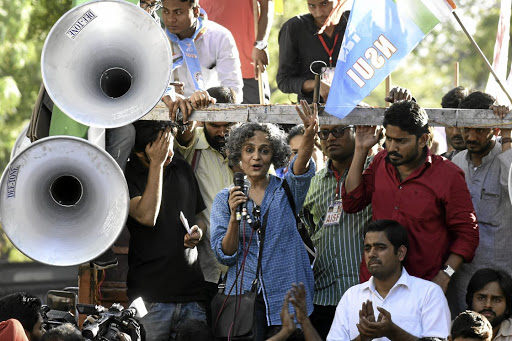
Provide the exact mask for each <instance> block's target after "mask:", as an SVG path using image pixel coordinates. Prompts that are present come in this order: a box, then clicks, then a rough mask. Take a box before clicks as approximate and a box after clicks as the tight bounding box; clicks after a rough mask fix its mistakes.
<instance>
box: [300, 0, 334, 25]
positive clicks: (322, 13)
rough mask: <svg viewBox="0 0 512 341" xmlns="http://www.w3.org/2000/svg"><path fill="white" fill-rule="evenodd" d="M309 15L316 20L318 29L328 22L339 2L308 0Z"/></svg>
mask: <svg viewBox="0 0 512 341" xmlns="http://www.w3.org/2000/svg"><path fill="white" fill-rule="evenodd" d="M307 2H308V9H309V13H311V15H312V16H313V18H314V19H315V24H316V26H317V27H318V28H320V27H322V25H323V24H324V23H325V21H326V20H327V17H328V16H329V14H330V13H331V11H332V9H333V8H334V6H336V5H337V4H338V2H339V0H307Z"/></svg>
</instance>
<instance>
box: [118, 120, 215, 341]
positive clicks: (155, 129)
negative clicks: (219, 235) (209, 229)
mask: <svg viewBox="0 0 512 341" xmlns="http://www.w3.org/2000/svg"><path fill="white" fill-rule="evenodd" d="M134 125H135V128H136V140H135V147H134V153H132V155H131V157H130V161H129V162H128V164H127V167H126V181H127V183H128V189H129V191H130V213H129V217H128V229H129V231H130V250H129V254H128V265H129V270H128V278H127V287H128V297H129V298H130V300H134V299H136V298H137V297H139V296H140V297H142V299H143V300H144V302H145V303H146V307H147V308H148V314H147V315H146V316H145V317H144V318H143V319H142V321H141V322H142V323H143V325H144V327H145V329H146V333H147V334H146V339H147V340H148V341H151V340H158V341H160V340H167V339H169V338H170V337H175V336H176V332H177V331H178V329H179V327H180V325H181V323H182V322H184V321H187V320H200V321H206V315H205V300H206V295H205V294H206V293H205V284H204V278H203V274H202V272H201V268H200V266H199V262H198V260H197V248H196V245H197V244H198V243H199V241H200V240H201V237H202V235H203V231H205V228H206V225H205V224H204V222H202V221H199V220H197V219H196V215H197V214H199V213H200V212H201V211H202V210H204V209H205V205H204V202H203V199H202V197H201V193H200V191H199V186H198V184H197V181H196V179H195V177H194V173H193V172H192V169H191V168H190V165H189V164H188V163H187V162H186V161H185V160H184V159H183V157H182V156H181V155H180V154H179V153H178V152H173V139H174V137H173V134H172V131H171V129H170V127H169V124H168V123H167V124H164V123H163V122H154V121H139V122H136V123H135V124H134ZM180 212H183V214H184V216H185V217H186V218H187V219H188V221H189V222H190V225H191V226H192V225H193V226H192V228H191V229H190V232H188V231H187V229H186V227H185V225H184V224H183V223H182V222H181V220H180ZM194 223H196V224H197V225H194ZM198 225H199V226H200V227H201V228H199V226H198Z"/></svg>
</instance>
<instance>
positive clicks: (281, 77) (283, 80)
mask: <svg viewBox="0 0 512 341" xmlns="http://www.w3.org/2000/svg"><path fill="white" fill-rule="evenodd" d="M339 1H341V0H307V3H308V8H309V14H302V15H298V16H296V17H293V18H291V19H290V20H288V21H287V22H285V23H284V24H283V26H282V27H281V30H280V31H279V69H278V71H277V77H276V79H277V86H278V88H279V90H281V91H282V92H284V93H295V94H297V95H298V100H301V99H305V100H307V101H308V103H311V102H312V101H313V89H314V78H315V76H314V74H313V73H311V70H310V65H311V63H312V62H314V61H323V62H325V63H326V65H327V67H328V68H329V70H328V71H327V72H334V67H335V66H336V61H337V60H338V54H339V52H340V47H341V42H342V41H343V36H344V34H345V28H346V27H347V21H348V16H349V12H348V11H347V12H345V13H343V15H342V16H341V18H340V20H339V23H338V24H337V25H330V26H327V27H326V29H325V30H324V32H323V33H322V34H317V33H318V30H319V29H320V28H321V27H322V25H324V22H325V21H326V19H327V17H328V16H329V14H330V13H331V11H332V9H333V8H334V7H335V6H336V5H337V4H338V2H339ZM324 100H325V99H324Z"/></svg>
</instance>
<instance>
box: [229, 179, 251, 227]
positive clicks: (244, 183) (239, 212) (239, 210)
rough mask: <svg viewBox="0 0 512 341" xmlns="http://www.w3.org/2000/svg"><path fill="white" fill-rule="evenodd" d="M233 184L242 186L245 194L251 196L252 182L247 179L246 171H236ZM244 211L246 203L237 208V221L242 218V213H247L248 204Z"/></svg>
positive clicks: (241, 188)
mask: <svg viewBox="0 0 512 341" xmlns="http://www.w3.org/2000/svg"><path fill="white" fill-rule="evenodd" d="M233 184H234V185H235V186H238V187H240V190H241V191H242V192H244V195H245V196H249V187H250V182H249V181H247V180H245V175H244V173H241V172H236V173H235V174H234V175H233ZM243 211H244V205H238V207H237V208H236V220H237V221H240V220H242V215H244V216H245V215H246V214H247V206H245V212H243ZM242 213H245V214H242Z"/></svg>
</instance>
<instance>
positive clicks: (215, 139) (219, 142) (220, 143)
mask: <svg viewBox="0 0 512 341" xmlns="http://www.w3.org/2000/svg"><path fill="white" fill-rule="evenodd" d="M204 136H205V137H206V141H208V144H209V145H210V146H211V147H212V148H213V149H215V150H217V151H219V152H220V153H221V154H224V146H225V145H226V139H225V138H224V137H220V136H210V134H208V130H207V129H206V128H204Z"/></svg>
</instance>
